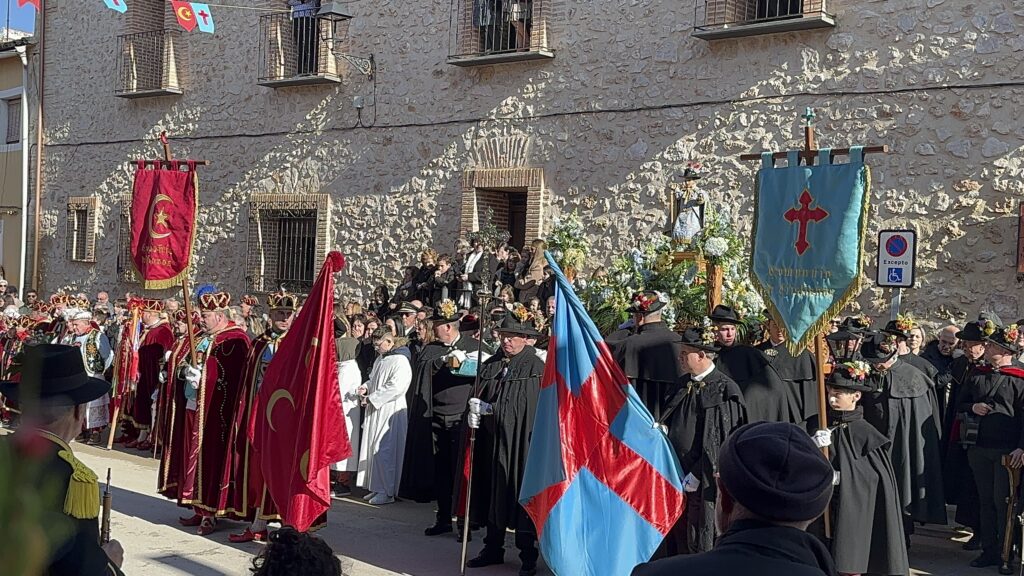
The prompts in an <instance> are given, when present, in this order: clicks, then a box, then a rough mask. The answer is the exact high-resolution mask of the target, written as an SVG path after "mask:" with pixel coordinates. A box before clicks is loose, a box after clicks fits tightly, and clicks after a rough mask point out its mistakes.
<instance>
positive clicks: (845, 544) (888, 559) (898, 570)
mask: <svg viewBox="0 0 1024 576" xmlns="http://www.w3.org/2000/svg"><path fill="white" fill-rule="evenodd" d="M870 371H871V367H870V366H869V365H868V364H867V363H865V362H860V361H851V362H847V363H844V364H839V365H837V366H836V367H835V368H834V370H833V371H832V373H831V374H829V379H828V395H829V430H825V431H823V432H824V440H825V441H819V438H820V436H821V435H822V432H819V433H818V434H817V435H815V441H816V444H817V445H818V447H825V446H830V449H829V456H830V458H831V460H832V466H833V467H834V468H835V469H836V470H837V471H838V474H839V477H838V479H839V482H838V484H837V485H836V487H835V490H834V492H833V494H832V558H833V559H834V560H835V562H836V569H837V570H838V571H839V572H840V573H842V574H868V573H870V574H877V575H880V576H881V575H893V576H903V575H905V574H909V573H910V565H909V563H908V560H907V548H906V542H905V536H904V534H903V513H902V511H901V506H900V498H899V490H898V488H897V486H896V476H895V473H894V472H893V468H892V462H891V461H890V459H889V445H890V442H889V439H888V438H886V437H885V436H883V435H882V433H881V432H879V431H878V430H877V429H875V427H874V426H872V425H871V424H868V423H867V422H865V421H864V410H863V409H862V408H861V407H860V406H857V402H858V401H859V400H860V399H861V396H862V395H864V394H867V393H869V392H871V391H872V388H871V386H870V379H869V373H870Z"/></svg>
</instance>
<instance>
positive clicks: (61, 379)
mask: <svg viewBox="0 0 1024 576" xmlns="http://www.w3.org/2000/svg"><path fill="white" fill-rule="evenodd" d="M20 356H21V357H20V359H18V360H20V362H18V363H17V364H20V365H18V366H16V370H17V372H18V374H20V379H19V381H18V382H11V381H4V382H0V394H3V395H4V396H5V397H7V398H10V399H11V400H13V401H15V402H24V401H26V400H33V399H36V398H38V399H39V402H40V403H42V404H46V405H49V406H78V405H79V404H86V403H88V402H92V401H93V400H96V399H97V398H100V397H101V396H103V395H104V394H107V393H108V392H110V383H108V382H106V381H105V380H101V379H99V378H93V377H92V376H89V374H88V373H86V371H85V362H84V360H83V359H82V352H81V350H79V349H78V348H77V347H75V346H65V345H61V344H35V345H29V346H25V349H24V350H23V351H22V353H21V355H20Z"/></svg>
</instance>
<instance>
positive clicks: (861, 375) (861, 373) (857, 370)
mask: <svg viewBox="0 0 1024 576" xmlns="http://www.w3.org/2000/svg"><path fill="white" fill-rule="evenodd" d="M840 366H841V367H842V368H843V370H844V371H845V372H846V373H847V375H849V377H850V378H852V379H853V380H857V381H858V382H863V381H864V380H865V379H867V377H868V375H869V374H871V365H870V364H868V363H867V362H864V361H863V360H851V361H849V362H843V363H842V364H840Z"/></svg>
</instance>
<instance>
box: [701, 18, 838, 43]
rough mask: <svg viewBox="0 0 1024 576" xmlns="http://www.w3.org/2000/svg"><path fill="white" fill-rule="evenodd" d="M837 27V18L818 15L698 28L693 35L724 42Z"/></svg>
mask: <svg viewBox="0 0 1024 576" xmlns="http://www.w3.org/2000/svg"><path fill="white" fill-rule="evenodd" d="M835 26H836V18H835V16H833V15H831V14H825V13H816V14H805V15H803V16H797V17H791V18H780V19H776V20H765V21H761V22H736V23H732V24H715V25H709V26H697V27H696V28H694V31H693V35H694V36H696V37H697V38H700V39H702V40H722V39H725V38H742V37H745V36H759V35H762V34H777V33H780V32H798V31H801V30H815V29H820V28H835Z"/></svg>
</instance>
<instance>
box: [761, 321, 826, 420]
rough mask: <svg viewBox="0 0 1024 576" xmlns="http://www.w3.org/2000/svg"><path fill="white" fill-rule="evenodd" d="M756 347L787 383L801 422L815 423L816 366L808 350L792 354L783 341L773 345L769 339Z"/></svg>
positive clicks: (816, 400) (816, 401) (816, 408)
mask: <svg viewBox="0 0 1024 576" xmlns="http://www.w3.org/2000/svg"><path fill="white" fill-rule="evenodd" d="M757 349H758V350H760V351H761V353H762V354H764V355H765V356H766V357H767V358H768V362H769V363H771V365H772V368H774V369H775V372H776V373H777V374H778V375H779V378H781V379H782V381H783V382H785V383H786V384H787V385H788V388H789V390H790V391H791V393H793V394H795V396H794V398H795V400H796V404H797V414H799V415H800V418H801V420H802V421H803V422H806V423H811V424H815V426H816V425H817V418H818V412H819V410H818V405H819V404H818V403H819V400H820V399H819V398H818V368H817V366H816V364H815V362H814V356H812V355H811V353H810V351H808V350H802V351H801V352H800V354H799V355H798V356H793V355H792V354H791V353H790V352H789V348H787V347H786V344H785V342H783V343H782V344H779V345H773V344H772V343H771V342H770V341H765V342H762V343H761V344H758V345H757Z"/></svg>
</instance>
